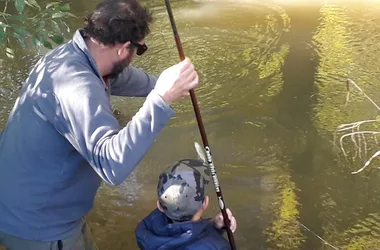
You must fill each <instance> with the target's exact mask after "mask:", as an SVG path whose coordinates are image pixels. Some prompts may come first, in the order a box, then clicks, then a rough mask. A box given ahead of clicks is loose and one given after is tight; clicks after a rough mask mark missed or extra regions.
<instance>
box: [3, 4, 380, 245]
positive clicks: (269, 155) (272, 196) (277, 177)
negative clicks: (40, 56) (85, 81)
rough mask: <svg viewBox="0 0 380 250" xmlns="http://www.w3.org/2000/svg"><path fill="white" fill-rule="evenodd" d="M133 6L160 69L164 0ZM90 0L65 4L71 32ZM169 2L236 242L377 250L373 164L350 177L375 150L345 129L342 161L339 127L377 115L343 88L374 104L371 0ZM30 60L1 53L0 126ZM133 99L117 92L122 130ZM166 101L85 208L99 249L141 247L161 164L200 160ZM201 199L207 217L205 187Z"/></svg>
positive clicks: (142, 63) (179, 106)
mask: <svg viewBox="0 0 380 250" xmlns="http://www.w3.org/2000/svg"><path fill="white" fill-rule="evenodd" d="M143 2H144V4H146V5H147V6H148V7H149V8H151V10H152V11H153V15H154V17H155V23H154V24H153V26H152V33H151V34H150V35H149V37H147V39H146V42H147V44H148V46H149V50H148V52H147V53H146V54H144V56H142V57H138V58H136V60H135V61H134V64H135V66H138V67H141V68H143V69H145V70H147V71H148V72H150V73H152V74H158V73H159V72H160V71H161V70H162V69H164V68H166V67H168V66H170V65H172V64H175V63H177V62H178V60H179V59H178V54H177V50H176V47H175V43H174V40H173V37H172V30H171V27H170V24H169V20H168V16H167V12H166V9H165V5H164V1H158V0H145V1H143ZM95 4H96V2H94V1H90V0H77V1H73V3H72V8H73V12H74V13H75V14H76V15H77V16H78V17H80V18H78V19H77V20H72V22H71V23H70V26H71V27H72V29H73V30H75V29H76V28H79V27H81V25H82V20H83V18H82V17H83V16H84V15H85V14H86V13H88V12H89V11H90V10H92V9H93V7H94V6H95ZM172 7H173V11H174V15H175V19H176V21H177V26H178V30H179V33H180V36H181V40H182V43H183V48H184V51H185V55H186V56H188V57H190V58H191V59H192V61H193V62H194V64H195V65H196V68H197V70H198V73H199V75H200V81H201V84H200V87H199V88H198V89H197V90H196V95H197V98H198V102H199V106H200V110H201V113H202V117H203V120H204V123H205V128H206V132H207V136H208V139H209V143H210V146H211V149H212V152H213V158H214V163H215V166H216V170H217V173H218V177H219V180H220V184H221V187H222V190H223V196H224V199H225V201H226V203H227V206H228V207H230V208H231V210H232V211H233V213H234V214H235V216H236V218H237V221H238V230H237V232H236V233H235V240H236V244H237V246H238V249H280V250H282V249H295V250H296V249H308V250H309V249H379V245H380V240H379V239H380V237H379V236H380V212H379V209H380V200H379V193H380V184H379V183H380V182H379V170H378V169H377V166H378V163H379V162H378V161H376V160H374V161H373V162H372V163H371V164H370V165H369V167H368V168H367V169H365V170H364V171H363V172H361V173H359V174H356V175H354V174H351V172H352V171H356V170H357V169H359V168H361V167H362V166H363V164H364V163H365V161H366V160H367V159H368V158H369V157H370V156H371V155H372V154H373V153H375V152H376V151H377V149H378V146H377V144H376V140H374V139H375V138H374V137H371V136H366V137H360V140H359V138H357V137H353V138H352V139H351V138H350V137H345V139H343V143H344V144H343V146H344V149H345V152H346V154H347V157H345V156H344V154H343V151H342V149H341V148H340V144H339V137H340V136H342V135H343V134H344V133H343V132H339V133H335V129H336V128H337V127H338V126H339V125H341V124H344V123H350V122H356V121H360V120H367V119H376V117H377V114H378V110H377V109H376V107H375V106H374V105H372V104H371V103H370V102H369V101H368V100H367V99H366V98H365V97H364V96H363V94H362V93H361V92H360V91H358V90H357V89H355V88H353V87H352V86H351V88H350V89H351V92H350V97H349V99H348V102H347V100H346V95H347V88H346V79H347V78H350V79H352V80H354V81H355V82H356V83H357V84H358V85H359V86H360V87H361V88H362V89H363V91H364V92H365V93H366V94H368V96H369V97H370V98H372V99H373V101H374V102H375V103H379V101H380V96H379V94H378V92H377V91H378V90H379V89H380V85H379V79H378V76H379V75H380V59H379V58H380V57H379V55H380V45H379V44H380V35H379V34H380V19H379V16H380V1H375V0H373V1H370V0H367V1H365V0H362V1H359V0H358V1H344V0H342V1H328V0H325V1H322V0H312V1H310V0H309V1H301V0H300V1H297V0H272V1H270V0H262V1H254V0H224V1H218V0H214V1H211V0H210V1H207V0H197V1H195V0H176V1H175V0H173V2H172ZM67 38H70V37H69V36H68V37H67ZM36 58H37V57H36V56H35V55H34V54H33V52H32V51H20V52H19V56H17V58H16V59H15V60H9V59H6V58H2V59H1V60H0V67H1V72H0V78H1V79H2V81H1V84H0V128H1V127H2V126H3V125H4V124H5V122H6V119H7V117H8V113H9V111H10V109H11V108H12V106H13V103H14V100H15V98H16V97H17V94H18V90H19V88H20V84H21V82H22V80H23V79H24V78H25V76H26V74H27V72H28V69H29V67H31V66H32V65H33V63H34V62H35V60H36ZM142 102H143V99H141V98H134V99H127V98H114V99H113V103H114V106H115V109H116V110H118V113H119V114H118V119H119V121H120V124H121V125H122V126H124V125H125V124H126V123H127V122H128V121H129V119H130V118H131V117H132V116H133V114H134V113H135V112H136V111H137V110H138V108H139V107H140V105H141V104H142ZM173 108H174V109H175V110H176V111H177V113H176V116H175V117H174V118H173V119H172V120H171V122H170V124H169V125H168V126H167V127H166V128H165V129H164V130H163V132H162V133H161V134H160V135H159V137H158V138H157V140H156V141H155V143H154V144H153V146H152V147H151V149H150V150H149V152H148V154H147V155H146V157H145V158H144V159H143V161H142V162H141V163H140V164H139V166H138V167H137V168H136V170H135V171H134V172H133V173H132V174H131V175H130V177H129V178H128V179H127V180H126V181H125V182H124V183H123V184H122V185H120V186H118V187H111V186H109V185H103V186H102V187H101V189H100V191H99V193H98V196H97V199H96V203H95V207H94V209H93V211H92V212H91V213H90V214H89V216H88V220H89V224H90V227H91V229H92V231H93V234H94V237H95V240H96V242H97V244H98V247H99V248H100V249H102V250H105V249H109V250H111V249H112V250H114V249H138V248H137V245H136V243H135V237H134V229H135V227H136V225H137V223H138V222H139V221H140V220H141V219H142V218H143V217H144V216H146V215H147V214H148V213H149V212H150V211H151V210H152V209H154V208H155V204H156V200H155V199H156V196H155V195H156V186H157V177H158V175H159V173H160V171H161V170H162V169H163V168H165V167H166V166H168V165H170V164H172V163H174V162H175V161H177V160H179V159H182V158H188V157H196V153H195V150H194V149H193V142H194V141H199V142H201V139H200V135H199V131H198V127H197V124H196V121H195V117H194V113H193V109H192V106H191V101H190V99H189V98H184V99H183V100H182V101H180V102H178V103H176V104H175V105H173ZM379 129H380V127H379V126H378V125H377V124H376V123H371V124H370V125H368V126H367V127H366V126H365V125H364V127H362V128H361V130H363V131H364V130H367V131H376V130H377V131H379ZM345 132H346V133H349V132H351V130H347V131H345ZM334 135H335V136H334ZM208 194H209V196H210V197H211V206H210V208H209V210H208V211H207V212H206V215H207V216H212V215H214V214H216V213H217V212H218V207H217V205H216V202H215V200H216V199H215V197H216V196H215V192H214V189H213V186H210V187H209V189H208Z"/></svg>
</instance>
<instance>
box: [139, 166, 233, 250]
mask: <svg viewBox="0 0 380 250" xmlns="http://www.w3.org/2000/svg"><path fill="white" fill-rule="evenodd" d="M209 180H210V173H209V170H208V167H207V166H205V165H204V164H203V163H202V162H201V161H199V160H193V159H186V160H181V161H179V162H177V163H176V164H175V165H174V166H172V167H170V168H167V169H166V170H165V171H163V172H162V174H161V175H160V177H159V182H158V187H157V195H158V200H157V209H155V210H154V211H153V212H152V213H150V214H149V215H148V216H147V217H146V218H145V219H144V220H143V221H141V222H140V223H139V225H138V226H137V228H136V239H137V244H138V246H139V247H140V249H142V250H157V249H186V250H194V249H205V250H207V249H215V250H216V249H230V245H229V242H228V241H227V240H226V239H225V238H224V237H223V232H224V231H223V230H221V229H220V228H222V227H223V226H224V222H223V216H222V214H221V213H219V214H218V215H217V216H216V217H215V218H214V219H202V218H201V216H202V214H203V213H204V211H205V210H206V209H207V206H208V202H209V197H208V196H206V195H205V185H206V184H208V183H209ZM227 213H228V216H229V219H230V224H231V225H230V228H231V230H232V232H234V231H235V229H236V220H235V218H234V217H233V216H232V214H231V212H230V210H229V209H227Z"/></svg>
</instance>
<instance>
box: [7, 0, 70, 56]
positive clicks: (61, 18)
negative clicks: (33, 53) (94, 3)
mask: <svg viewBox="0 0 380 250" xmlns="http://www.w3.org/2000/svg"><path fill="white" fill-rule="evenodd" d="M11 7H14V11H13V13H12V12H11V11H12V10H11ZM14 12H16V13H14ZM68 18H76V16H74V15H73V14H71V13H70V5H69V4H68V3H59V2H50V3H49V4H47V5H46V6H45V7H44V8H42V7H41V6H40V5H39V4H38V2H37V1H36V0H5V4H4V10H3V11H0V46H4V47H5V54H6V55H7V56H8V57H10V58H13V57H14V45H13V44H14V43H13V41H14V40H15V41H16V42H17V43H18V44H19V45H20V46H21V47H22V48H24V49H25V48H30V47H33V48H34V49H36V50H37V51H39V50H40V48H41V47H42V46H43V47H45V48H48V49H52V48H53V44H61V43H63V42H64V36H63V34H64V31H66V32H70V28H69V26H68V25H67V24H66V20H67V19H68Z"/></svg>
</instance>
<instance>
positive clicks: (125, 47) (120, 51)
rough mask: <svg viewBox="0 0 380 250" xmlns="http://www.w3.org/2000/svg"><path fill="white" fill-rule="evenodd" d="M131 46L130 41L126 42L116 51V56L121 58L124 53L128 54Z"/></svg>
mask: <svg viewBox="0 0 380 250" xmlns="http://www.w3.org/2000/svg"><path fill="white" fill-rule="evenodd" d="M131 46H132V44H131V42H130V41H127V42H125V43H123V44H121V45H120V47H119V49H118V50H117V54H118V56H123V55H125V54H126V53H128V52H129V51H130V48H131Z"/></svg>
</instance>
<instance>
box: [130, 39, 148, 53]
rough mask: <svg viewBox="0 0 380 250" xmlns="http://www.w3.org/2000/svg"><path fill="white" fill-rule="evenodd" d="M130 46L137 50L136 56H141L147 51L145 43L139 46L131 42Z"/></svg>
mask: <svg viewBox="0 0 380 250" xmlns="http://www.w3.org/2000/svg"><path fill="white" fill-rule="evenodd" d="M131 44H132V45H133V46H135V47H136V48H137V51H136V54H137V55H138V56H141V55H142V54H144V53H145V51H147V50H148V46H146V44H145V43H144V44H139V43H135V42H131Z"/></svg>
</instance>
